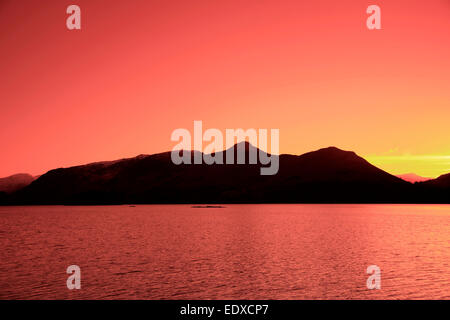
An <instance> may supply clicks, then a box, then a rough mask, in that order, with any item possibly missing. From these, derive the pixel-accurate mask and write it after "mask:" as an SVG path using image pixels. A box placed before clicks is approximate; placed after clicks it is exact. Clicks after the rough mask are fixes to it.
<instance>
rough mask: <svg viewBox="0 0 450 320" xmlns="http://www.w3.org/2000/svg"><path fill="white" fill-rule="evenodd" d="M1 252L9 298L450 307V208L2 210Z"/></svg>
mask: <svg viewBox="0 0 450 320" xmlns="http://www.w3.org/2000/svg"><path fill="white" fill-rule="evenodd" d="M0 245H1V252H0V298H2V299H19V298H20V299H54V298H56V299H130V298H131V299H336V298H337V299H380V298H389V299H425V298H427V299H438V298H444V299H450V206H447V205H443V206H441V205H226V206H225V207H224V208H192V207H191V206H189V205H161V206H159V205H158V206H136V207H130V206H105V207H102V206H92V207H64V206H49V207H0ZM74 264H75V265H78V266H80V268H81V289H80V290H72V291H70V290H68V289H67V287H66V279H67V277H68V275H67V274H66V268H67V267H68V266H69V265H74ZM369 265H378V266H379V267H380V268H381V289H380V290H368V289H367V287H366V280H367V277H368V276H369V275H368V274H366V268H367V267H368V266H369Z"/></svg>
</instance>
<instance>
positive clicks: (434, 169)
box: [364, 155, 450, 178]
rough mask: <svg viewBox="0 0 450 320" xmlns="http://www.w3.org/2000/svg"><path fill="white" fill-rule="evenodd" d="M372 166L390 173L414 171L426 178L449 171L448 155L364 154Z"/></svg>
mask: <svg viewBox="0 0 450 320" xmlns="http://www.w3.org/2000/svg"><path fill="white" fill-rule="evenodd" d="M364 158H365V159H366V160H367V161H369V162H370V163H371V164H373V165H374V166H376V167H378V168H380V169H383V170H385V171H387V172H389V173H391V174H394V175H398V174H406V173H415V174H417V175H419V176H422V177H426V178H437V177H439V176H440V175H443V174H446V173H450V156H441V155H401V156H398V155H396V156H365V157H364Z"/></svg>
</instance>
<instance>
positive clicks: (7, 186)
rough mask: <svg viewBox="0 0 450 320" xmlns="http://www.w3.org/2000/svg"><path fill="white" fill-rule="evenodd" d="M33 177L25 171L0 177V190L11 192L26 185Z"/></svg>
mask: <svg viewBox="0 0 450 320" xmlns="http://www.w3.org/2000/svg"><path fill="white" fill-rule="evenodd" d="M33 180H35V178H34V177H33V176H32V175H29V174H27V173H19V174H15V175H12V176H9V177H6V178H0V192H3V193H7V194H8V193H13V192H15V191H17V190H20V189H22V188H24V187H26V186H28V185H29V184H30V183H31V182H33Z"/></svg>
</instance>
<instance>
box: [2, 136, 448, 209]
mask: <svg viewBox="0 0 450 320" xmlns="http://www.w3.org/2000/svg"><path fill="white" fill-rule="evenodd" d="M237 146H238V145H235V146H233V148H234V151H235V152H234V153H235V158H236V151H237ZM240 146H241V147H244V149H245V157H246V163H247V164H212V165H207V164H205V163H203V164H180V165H175V164H174V163H173V162H172V160H171V153H170V152H165V153H159V154H154V155H140V156H137V157H135V158H129V159H121V160H116V161H109V162H97V163H91V164H87V165H82V166H75V167H70V168H60V169H55V170H51V171H49V172H47V173H46V174H44V175H42V176H40V177H39V178H38V179H37V180H35V181H33V182H32V183H31V184H30V185H28V186H26V187H24V188H23V189H21V190H19V191H17V192H15V193H14V194H13V195H12V196H10V197H8V199H7V203H9V204H77V205H85V204H86V205H88V204H124V203H135V204H138V203H148V204H152V203H192V204H196V203H205V204H207V203H409V202H410V203H416V202H430V201H435V202H445V203H447V202H449V199H448V196H447V195H446V193H445V190H447V191H448V184H446V182H445V181H448V180H450V178H449V179H447V178H445V177H443V178H442V179H441V180H442V183H441V182H440V181H438V182H436V183H437V184H438V185H434V184H432V181H428V182H424V183H419V184H414V185H413V184H411V183H409V182H406V181H404V180H402V179H400V178H398V177H395V176H393V175H391V174H389V173H387V172H385V171H383V170H381V169H379V168H377V167H375V166H373V165H371V164H370V163H369V162H367V161H366V160H364V159H363V158H361V157H359V156H358V155H356V154H355V153H354V152H351V151H343V150H340V149H338V148H336V147H329V148H324V149H320V150H317V151H313V152H308V153H305V154H303V155H299V156H297V155H289V154H283V155H279V156H275V155H274V156H273V157H277V158H278V160H279V171H278V173H277V174H276V175H261V174H260V168H261V167H264V166H263V165H261V164H259V161H258V164H248V159H249V155H250V151H251V150H252V148H255V147H253V146H252V145H250V144H248V143H245V144H244V145H242V144H241V145H240ZM255 151H259V150H258V149H256V150H255ZM187 152H188V154H189V156H190V157H191V160H193V159H194V154H199V153H200V152H199V151H187ZM224 152H226V151H221V152H218V155H219V154H220V153H224ZM200 154H201V153H200ZM214 155H215V154H214ZM222 155H223V156H224V160H225V154H222ZM258 158H259V154H258ZM192 163H193V161H192ZM235 163H236V161H235ZM437 180H438V179H437ZM446 188H447V189H446ZM444 189H445V190H444ZM436 190H442V192H441V191H439V192H437V193H436ZM436 194H438V195H439V196H435V195H436ZM447 194H448V193H447ZM3 201H4V202H5V200H3Z"/></svg>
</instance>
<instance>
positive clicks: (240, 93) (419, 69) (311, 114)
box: [0, 0, 450, 176]
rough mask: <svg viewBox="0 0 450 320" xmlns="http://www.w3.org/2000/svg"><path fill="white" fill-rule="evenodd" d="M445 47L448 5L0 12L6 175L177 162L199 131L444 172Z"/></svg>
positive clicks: (285, 149)
mask: <svg viewBox="0 0 450 320" xmlns="http://www.w3.org/2000/svg"><path fill="white" fill-rule="evenodd" d="M70 4H77V5H79V6H80V7H81V11H82V30H80V31H69V30H67V28H66V18H67V16H68V15H67V14H66V8H67V6H68V5H70ZM370 4H377V5H379V6H380V8H381V24H382V30H372V31H370V30H368V29H367V27H366V19H367V16H368V15H367V14H366V8H367V6H368V5H370ZM449 39H450V1H449V0H428V1H424V0H420V1H419V0H409V1H400V0H399V1H397V0H396V1H377V0H376V1H358V0H356V1H355V0H352V1H350V0H347V1H345V0H344V1H331V0H330V1H324V0H318V1H299V0H295V1H264V0H254V1H253V0H246V1H242V0H241V1H234V0H227V1H206V0H205V1H194V0H189V1H170V0H161V1H151V0H141V1H140V0H130V1H106V0H105V1H103V0H71V1H65V0H52V1H49V0H41V1H34V0H21V1H15V0H0V45H1V47H0V48H1V50H0V74H1V79H2V80H1V85H0V121H1V125H0V150H1V157H0V176H7V175H10V174H13V173H17V172H29V173H32V174H41V173H44V172H46V171H47V170H49V169H52V168H56V167H66V166H71V165H77V164H83V163H88V162H93V161H100V160H113V159H117V158H123V157H132V156H135V155H138V154H141V153H145V154H151V153H157V152H162V151H169V150H171V149H172V147H173V146H174V145H175V144H176V143H175V142H172V141H170V135H171V133H172V131H173V130H174V129H177V128H188V129H190V130H192V128H193V121H194V120H202V121H203V126H204V128H205V129H206V128H218V129H221V130H225V129H226V128H244V129H247V128H268V129H270V128H278V129H280V151H281V153H293V154H301V153H303V152H306V151H311V150H314V149H318V148H321V147H327V146H330V145H334V146H337V147H339V148H342V149H347V150H354V151H355V152H357V153H358V154H359V155H361V156H364V157H366V158H367V159H369V160H370V161H371V162H372V163H374V164H376V165H378V166H379V167H381V168H383V169H386V170H388V171H389V172H392V173H405V172H411V171H413V172H416V173H418V174H421V175H426V176H437V175H439V174H442V173H445V172H450V157H449V156H450V129H449V128H450V126H449V123H450V122H449V120H450V41H449Z"/></svg>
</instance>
